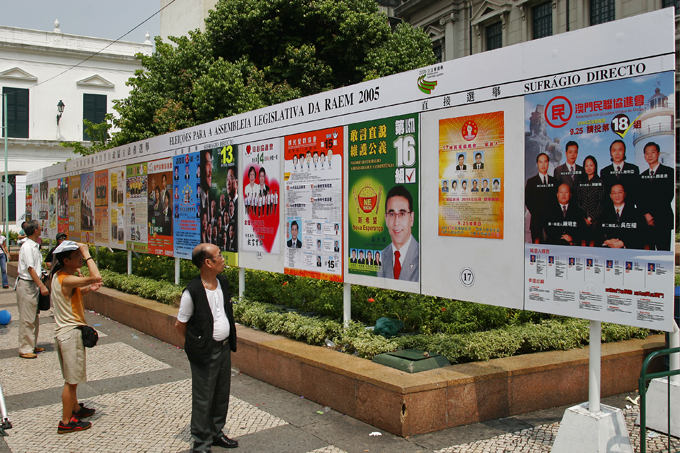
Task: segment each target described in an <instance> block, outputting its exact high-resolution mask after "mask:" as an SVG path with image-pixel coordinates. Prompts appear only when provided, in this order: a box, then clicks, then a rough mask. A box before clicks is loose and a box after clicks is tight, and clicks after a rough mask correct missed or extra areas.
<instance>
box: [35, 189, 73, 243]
mask: <svg viewBox="0 0 680 453" xmlns="http://www.w3.org/2000/svg"><path fill="white" fill-rule="evenodd" d="M26 193H28V190H26ZM57 220H58V221H57V233H65V234H66V235H67V236H68V178H60V179H58V180H57Z"/></svg>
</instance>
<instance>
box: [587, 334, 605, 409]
mask: <svg viewBox="0 0 680 453" xmlns="http://www.w3.org/2000/svg"><path fill="white" fill-rule="evenodd" d="M601 357H602V323H600V321H590V357H589V358H588V378H589V379H588V410H589V411H590V412H592V413H595V412H600V384H601V382H600V381H601V379H602V375H601V371H600V365H601V363H600V362H601Z"/></svg>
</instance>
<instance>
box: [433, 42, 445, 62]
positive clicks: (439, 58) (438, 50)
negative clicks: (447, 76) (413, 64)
mask: <svg viewBox="0 0 680 453" xmlns="http://www.w3.org/2000/svg"><path fill="white" fill-rule="evenodd" d="M432 50H434V57H435V58H436V59H437V63H441V62H442V61H444V60H443V55H442V54H443V52H442V45H441V44H437V45H435V46H434V47H433V49H432Z"/></svg>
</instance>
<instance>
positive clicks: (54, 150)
mask: <svg viewBox="0 0 680 453" xmlns="http://www.w3.org/2000/svg"><path fill="white" fill-rule="evenodd" d="M152 49H153V45H152V43H151V41H150V40H149V38H148V36H147V39H146V42H144V43H133V42H122V41H118V42H115V41H113V40H110V39H101V38H92V37H87V36H78V35H71V34H67V33H62V31H61V30H60V28H59V22H58V21H57V22H55V24H54V30H53V31H39V30H28V29H24V28H16V27H7V26H0V93H2V94H3V95H4V96H3V97H6V99H7V112H6V113H7V119H8V123H9V124H8V142H9V143H8V145H9V146H8V168H7V170H8V173H9V174H10V175H11V176H10V177H9V182H10V184H12V185H13V186H15V185H16V181H17V178H16V175H24V174H26V173H27V172H30V171H33V170H36V169H38V168H42V167H46V166H49V165H52V164H55V163H57V162H63V161H65V160H67V159H70V158H72V157H73V153H72V151H71V150H69V149H66V148H63V147H61V146H59V143H60V142H63V141H82V142H87V141H88V140H89V137H88V136H87V134H86V133H85V132H84V130H83V119H88V120H90V121H92V122H94V123H99V122H102V121H103V120H104V115H105V114H106V113H107V112H111V111H112V106H113V100H114V99H121V98H125V97H127V96H128V94H129V92H130V88H129V87H127V86H126V85H125V82H126V81H127V80H128V79H129V78H130V77H132V76H133V75H134V72H135V70H137V69H140V68H141V64H140V62H139V61H138V60H137V59H136V58H135V54H136V53H138V52H141V53H146V54H150V53H151V51H152ZM0 99H2V98H1V97H0ZM1 102H2V101H1V100H0V103H1ZM59 109H61V112H60V111H59ZM2 110H3V114H4V107H3V108H2ZM0 121H2V119H0ZM3 143H4V142H3V141H0V147H3ZM3 152H4V151H3ZM0 166H1V167H4V165H2V164H0ZM2 170H4V168H2ZM0 175H2V177H4V171H0ZM21 181H22V178H19V184H20V185H21ZM19 190H21V187H20V188H19ZM15 199H16V187H13V189H12V194H11V195H10V204H9V206H10V217H9V220H10V221H13V220H14V219H15V218H16V213H17V212H18V213H19V217H20V216H21V215H22V214H23V204H22V203H23V200H22V201H19V206H16V207H15V205H14V200H15ZM0 203H1V201H0ZM2 212H4V211H2ZM0 218H2V216H1V215H0Z"/></svg>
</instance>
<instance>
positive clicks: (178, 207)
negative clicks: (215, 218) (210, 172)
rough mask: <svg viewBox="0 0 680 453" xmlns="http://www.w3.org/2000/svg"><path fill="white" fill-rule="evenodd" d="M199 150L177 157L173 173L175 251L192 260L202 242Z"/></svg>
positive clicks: (177, 254) (174, 159) (176, 253)
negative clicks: (195, 248) (192, 253)
mask: <svg viewBox="0 0 680 453" xmlns="http://www.w3.org/2000/svg"><path fill="white" fill-rule="evenodd" d="M199 154H200V153H198V152H196V153H191V154H183V155H181V156H174V157H173V158H172V159H173V174H172V187H173V188H172V193H173V211H174V213H175V214H174V216H173V231H174V233H175V234H174V241H175V243H174V253H175V257H177V258H186V259H191V252H192V251H193V250H194V247H196V246H197V245H198V244H199V243H200V242H201V219H200V216H201V210H200V207H201V183H200V181H201V178H200V176H201V175H200V171H201V162H200V157H199Z"/></svg>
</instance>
